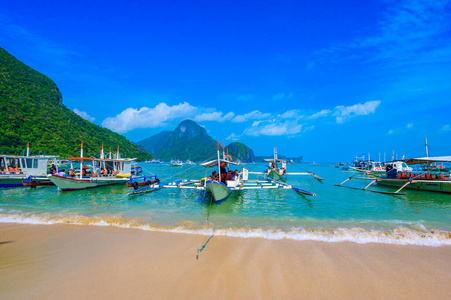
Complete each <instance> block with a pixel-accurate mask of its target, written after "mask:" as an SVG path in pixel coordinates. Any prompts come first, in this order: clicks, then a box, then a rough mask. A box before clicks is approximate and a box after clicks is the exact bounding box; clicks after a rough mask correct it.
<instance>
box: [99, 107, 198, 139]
mask: <svg viewBox="0 0 451 300" xmlns="http://www.w3.org/2000/svg"><path fill="white" fill-rule="evenodd" d="M196 109H197V108H196V107H194V106H191V105H190V104H189V103H187V102H184V103H180V104H178V105H174V106H168V105H167V104H166V103H159V104H158V105H157V106H155V107H154V108H149V107H142V108H141V109H139V110H138V109H134V108H127V109H126V110H124V111H123V112H121V113H120V114H118V115H117V116H115V117H109V118H106V119H105V120H104V121H103V122H102V126H104V127H106V128H109V129H111V130H113V131H115V132H118V133H125V132H128V131H130V130H133V129H136V128H155V127H159V126H162V125H164V123H165V122H166V121H170V120H174V119H177V118H188V117H191V116H192V115H193V114H194V112H195V111H196Z"/></svg>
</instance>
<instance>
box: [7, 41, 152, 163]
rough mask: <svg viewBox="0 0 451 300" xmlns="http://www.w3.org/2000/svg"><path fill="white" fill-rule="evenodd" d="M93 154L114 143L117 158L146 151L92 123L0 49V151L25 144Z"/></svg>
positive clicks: (56, 151) (19, 150)
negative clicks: (68, 106)
mask: <svg viewBox="0 0 451 300" xmlns="http://www.w3.org/2000/svg"><path fill="white" fill-rule="evenodd" d="M81 141H83V150H84V155H85V156H99V153H100V148H101V145H102V142H103V143H104V145H105V149H107V150H109V148H110V147H111V148H112V149H113V150H116V149H117V146H119V147H120V151H121V156H122V157H124V156H127V157H137V158H138V159H149V158H151V157H152V156H151V155H150V153H149V152H147V151H145V150H144V151H143V150H140V149H138V147H137V145H135V144H133V143H132V142H130V141H128V140H127V139H126V138H125V137H123V136H121V135H120V134H117V133H115V132H112V131H111V130H109V129H106V128H102V127H100V126H98V125H95V124H93V123H91V122H89V121H87V120H85V119H83V118H81V117H80V116H78V115H77V114H75V113H74V112H73V111H71V110H70V109H69V108H67V107H66V106H65V105H64V104H63V97H62V95H61V92H60V91H59V89H58V87H57V86H56V84H55V82H53V81H52V80H51V79H50V78H48V77H47V76H45V75H43V74H41V73H39V72H37V71H36V70H34V69H32V68H30V67H29V66H27V65H25V64H24V63H22V62H20V61H19V60H17V59H16V58H15V57H14V56H12V55H11V54H9V53H8V52H7V51H5V50H4V49H3V48H0V153H6V154H22V153H23V150H24V149H25V148H26V145H27V142H30V149H31V152H33V153H38V152H41V153H43V152H45V153H46V154H52V155H60V156H62V157H67V156H78V155H79V153H80V144H81Z"/></svg>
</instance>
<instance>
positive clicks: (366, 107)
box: [333, 100, 381, 123]
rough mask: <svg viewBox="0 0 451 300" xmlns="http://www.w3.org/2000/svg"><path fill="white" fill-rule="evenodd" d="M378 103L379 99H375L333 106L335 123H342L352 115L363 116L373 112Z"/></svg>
mask: <svg viewBox="0 0 451 300" xmlns="http://www.w3.org/2000/svg"><path fill="white" fill-rule="evenodd" d="M380 103H381V102H380V101H379V100H376V101H367V102H365V103H363V104H361V103H358V104H354V105H351V106H343V105H340V106H337V107H335V111H334V113H333V115H334V116H335V117H336V120H337V123H344V122H345V121H346V120H348V119H350V118H352V117H355V116H364V115H369V114H372V113H374V112H375V111H376V108H377V107H378V106H379V104H380Z"/></svg>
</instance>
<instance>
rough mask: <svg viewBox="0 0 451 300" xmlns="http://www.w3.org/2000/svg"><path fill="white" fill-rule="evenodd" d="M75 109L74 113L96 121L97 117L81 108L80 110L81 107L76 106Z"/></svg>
mask: <svg viewBox="0 0 451 300" xmlns="http://www.w3.org/2000/svg"><path fill="white" fill-rule="evenodd" d="M73 111H74V113H76V114H77V115H79V116H80V117H82V118H83V119H85V120H88V121H90V122H94V120H95V119H96V118H94V117H91V116H90V115H88V113H87V112H85V111H81V110H79V109H77V108H74V110H73Z"/></svg>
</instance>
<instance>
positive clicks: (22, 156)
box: [0, 154, 60, 159]
mask: <svg viewBox="0 0 451 300" xmlns="http://www.w3.org/2000/svg"><path fill="white" fill-rule="evenodd" d="M0 157H7V158H37V159H53V158H58V157H60V156H59V155H30V156H26V155H9V154H0Z"/></svg>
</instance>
